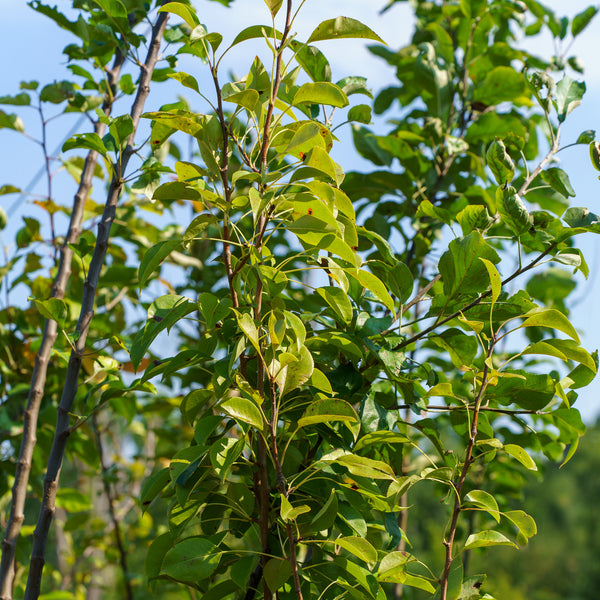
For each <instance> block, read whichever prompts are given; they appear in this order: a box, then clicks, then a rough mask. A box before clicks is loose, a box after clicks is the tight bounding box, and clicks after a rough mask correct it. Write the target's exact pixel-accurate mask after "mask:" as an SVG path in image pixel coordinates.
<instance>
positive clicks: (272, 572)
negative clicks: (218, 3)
mask: <svg viewBox="0 0 600 600" xmlns="http://www.w3.org/2000/svg"><path fill="white" fill-rule="evenodd" d="M265 1H266V2H268V1H269V0H265ZM281 1H282V0H279V4H280V5H281ZM291 576H292V565H290V561H289V560H286V559H284V558H272V559H271V560H269V561H268V562H267V564H266V565H265V568H264V570H263V577H264V578H265V581H266V582H267V585H268V586H269V589H270V590H271V591H272V592H276V591H277V590H278V589H279V588H280V587H281V586H282V585H284V584H285V583H286V582H287V581H288V579H289V578H290V577H291Z"/></svg>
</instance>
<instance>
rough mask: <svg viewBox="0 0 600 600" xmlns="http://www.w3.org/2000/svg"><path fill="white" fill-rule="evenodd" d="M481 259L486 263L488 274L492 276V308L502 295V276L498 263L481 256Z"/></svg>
mask: <svg viewBox="0 0 600 600" xmlns="http://www.w3.org/2000/svg"><path fill="white" fill-rule="evenodd" d="M480 260H481V261H482V262H483V264H484V265H485V268H486V269H487V272H488V275H489V276H490V285H491V287H492V308H493V307H494V304H495V303H496V300H498V297H499V296H500V292H501V291H502V278H501V277H500V273H498V269H496V265H494V263H493V262H490V261H489V260H488V259H487V258H480Z"/></svg>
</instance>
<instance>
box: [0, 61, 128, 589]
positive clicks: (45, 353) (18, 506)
mask: <svg viewBox="0 0 600 600" xmlns="http://www.w3.org/2000/svg"><path fill="white" fill-rule="evenodd" d="M124 62H125V55H124V54H123V53H122V52H119V51H118V52H117V54H116V55H115V58H114V61H113V65H112V67H111V68H110V69H109V70H108V71H107V72H106V75H107V79H108V91H107V93H106V95H105V98H104V103H103V105H102V109H103V111H104V114H106V115H109V114H110V112H111V110H112V105H113V101H114V93H113V90H114V89H116V84H117V82H118V80H119V75H120V72H121V67H122V65H123V63H124ZM105 128H106V126H105V125H104V123H100V122H99V121H98V122H97V123H96V124H95V126H94V131H95V133H96V134H98V135H99V136H102V135H104V131H105ZM97 160H98V153H97V152H96V151H94V150H92V151H90V152H89V153H88V155H87V157H86V159H85V164H84V166H83V170H82V173H81V178H80V180H79V187H78V189H77V192H76V194H75V197H74V199H73V207H72V209H71V220H70V222H69V227H68V230H67V234H66V236H65V241H64V243H63V245H62V247H61V249H60V262H59V265H58V273H57V275H56V279H55V280H54V285H53V286H52V292H51V294H50V297H51V298H63V297H64V295H65V290H66V287H67V282H68V280H69V278H70V276H71V260H72V257H73V251H72V250H71V248H70V247H69V244H75V243H77V240H78V239H79V236H80V235H81V226H82V223H83V211H84V206H85V201H86V200H87V198H88V196H89V193H90V190H91V188H92V179H93V177H94V170H95V168H96V163H97ZM56 337H57V324H56V321H52V320H47V321H46V324H45V327H44V333H43V336H42V342H41V346H40V349H39V351H38V353H37V355H36V357H35V365H34V368H33V373H32V376H31V384H30V388H29V395H28V398H27V407H26V409H25V415H24V419H23V437H22V439H21V448H20V451H19V459H18V462H17V465H16V472H15V480H14V484H13V488H12V505H11V511H10V516H9V518H8V524H7V527H6V534H5V537H4V539H3V541H2V562H1V564H0V600H10V599H11V598H12V588H13V581H14V576H15V570H16V565H15V564H14V561H15V552H16V546H17V538H18V536H19V532H20V530H21V526H22V524H23V520H24V518H25V515H24V508H25V499H26V496H27V483H28V481H29V473H30V471H31V460H32V457H33V450H34V448H35V444H36V441H37V438H36V429H37V421H38V415H39V411H40V404H41V401H42V397H43V394H44V386H45V384H46V374H47V371H48V363H49V361H50V353H51V351H52V347H53V346H54V342H55V341H56Z"/></svg>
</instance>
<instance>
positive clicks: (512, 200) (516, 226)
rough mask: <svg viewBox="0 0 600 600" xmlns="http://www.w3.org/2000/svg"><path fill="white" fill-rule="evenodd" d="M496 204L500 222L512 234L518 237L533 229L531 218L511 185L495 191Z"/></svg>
mask: <svg viewBox="0 0 600 600" xmlns="http://www.w3.org/2000/svg"><path fill="white" fill-rule="evenodd" d="M496 204H497V207H498V213H499V214H500V216H501V217H502V221H503V222H504V223H505V224H506V226H507V227H508V228H509V229H510V230H511V231H512V232H513V234H514V235H515V236H517V237H518V236H520V235H522V234H523V233H525V232H526V231H529V229H531V228H532V227H533V217H532V216H531V215H530V214H529V212H528V210H527V208H526V207H525V204H524V203H523V200H521V196H519V194H517V190H515V188H514V187H512V186H511V185H509V186H506V187H498V189H497V190H496Z"/></svg>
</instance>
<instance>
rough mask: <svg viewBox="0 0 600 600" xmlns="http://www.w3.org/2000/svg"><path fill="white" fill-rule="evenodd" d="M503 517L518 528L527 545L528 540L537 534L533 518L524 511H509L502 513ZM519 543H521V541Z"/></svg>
mask: <svg viewBox="0 0 600 600" xmlns="http://www.w3.org/2000/svg"><path fill="white" fill-rule="evenodd" d="M502 516H503V517H506V518H507V519H508V520H509V521H511V522H512V523H513V524H514V525H515V526H516V528H517V529H518V530H519V534H521V536H522V537H523V539H524V542H525V543H527V540H528V539H529V538H530V537H533V536H534V535H535V534H536V533H537V525H536V524H535V521H534V520H533V517H531V516H530V515H528V514H527V513H526V512H524V511H522V510H509V511H506V512H505V513H502ZM519 543H521V541H520V540H519Z"/></svg>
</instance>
